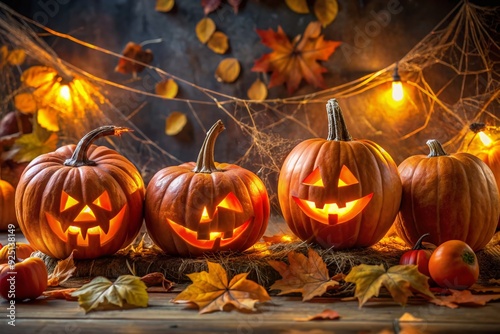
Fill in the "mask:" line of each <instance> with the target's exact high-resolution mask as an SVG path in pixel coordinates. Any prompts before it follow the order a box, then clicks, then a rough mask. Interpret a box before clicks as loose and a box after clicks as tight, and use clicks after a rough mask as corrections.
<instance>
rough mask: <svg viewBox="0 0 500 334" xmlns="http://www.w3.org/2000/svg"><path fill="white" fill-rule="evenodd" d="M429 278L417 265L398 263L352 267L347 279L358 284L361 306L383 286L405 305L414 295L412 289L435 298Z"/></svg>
mask: <svg viewBox="0 0 500 334" xmlns="http://www.w3.org/2000/svg"><path fill="white" fill-rule="evenodd" d="M428 279H429V278H428V277H427V276H425V275H423V274H421V273H419V272H418V270H417V266H415V265H397V266H393V267H390V268H389V269H388V270H385V268H384V266H383V265H382V264H381V265H378V266H377V265H367V264H360V265H359V266H356V267H353V268H352V269H351V272H350V273H349V274H348V275H347V276H346V278H345V281H346V282H351V283H355V284H356V291H355V293H354V296H355V297H356V298H358V301H359V307H360V308H361V307H362V306H363V304H365V303H366V302H367V301H368V299H370V298H371V297H373V296H375V297H378V294H379V291H380V288H381V287H382V286H385V287H386V288H387V290H388V291H389V293H390V294H391V296H392V298H393V299H394V301H396V302H397V303H399V304H401V305H403V306H404V305H405V304H406V301H407V300H408V297H410V296H413V293H412V289H414V290H416V291H418V292H420V293H422V294H423V295H425V296H428V297H431V298H434V295H433V294H432V292H431V291H430V290H429V283H428Z"/></svg>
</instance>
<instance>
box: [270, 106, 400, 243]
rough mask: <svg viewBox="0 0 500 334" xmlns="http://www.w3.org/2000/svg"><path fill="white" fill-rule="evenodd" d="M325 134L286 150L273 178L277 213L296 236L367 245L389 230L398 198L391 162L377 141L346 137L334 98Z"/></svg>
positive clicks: (396, 175) (320, 240)
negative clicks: (275, 176) (276, 188)
mask: <svg viewBox="0 0 500 334" xmlns="http://www.w3.org/2000/svg"><path fill="white" fill-rule="evenodd" d="M327 112H328V123H329V131H328V138H327V139H326V140H325V139H322V138H314V139H308V140H305V141H303V142H301V143H300V144H298V145H297V146H296V147H295V148H294V149H293V150H292V151H291V152H290V153H289V154H288V156H287V158H286V159H285V161H284V163H283V166H282V168H281V172H280V175H279V179H278V200H279V203H280V206H281V210H282V213H283V217H284V218H285V221H286V222H287V224H288V226H289V227H290V229H291V230H292V232H293V233H295V234H296V235H297V236H298V237H299V238H301V239H302V240H305V241H310V242H315V243H318V244H320V245H321V246H323V247H325V248H330V247H333V248H335V249H344V248H353V247H367V246H371V245H373V244H375V243H376V242H378V241H379V240H380V239H381V238H382V237H383V236H384V235H385V233H386V232H387V231H388V230H389V228H390V227H391V226H392V223H393V222H394V218H395V216H396V214H397V212H398V209H399V204H400V200H401V180H400V178H399V174H398V171H397V166H396V164H395V163H394V161H393V160H392V158H391V157H390V155H389V154H388V153H387V152H386V151H384V150H383V149H382V148H381V147H380V146H378V145H377V144H375V143H373V142H371V141H368V140H352V139H351V136H350V135H349V132H348V131H347V128H346V126H345V121H344V118H343V115H342V111H341V109H340V107H339V105H338V103H337V101H336V100H335V99H331V100H329V101H328V104H327Z"/></svg>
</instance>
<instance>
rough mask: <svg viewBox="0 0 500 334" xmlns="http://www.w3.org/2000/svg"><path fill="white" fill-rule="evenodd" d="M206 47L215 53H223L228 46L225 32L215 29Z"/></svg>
mask: <svg viewBox="0 0 500 334" xmlns="http://www.w3.org/2000/svg"><path fill="white" fill-rule="evenodd" d="M207 45H208V47H209V48H210V50H212V51H213V52H215V53H218V54H221V55H222V54H224V53H226V51H227V49H228V48H229V43H228V39H227V36H226V34H224V33H223V32H221V31H216V32H214V33H213V34H212V36H211V37H210V39H209V40H208V44H207Z"/></svg>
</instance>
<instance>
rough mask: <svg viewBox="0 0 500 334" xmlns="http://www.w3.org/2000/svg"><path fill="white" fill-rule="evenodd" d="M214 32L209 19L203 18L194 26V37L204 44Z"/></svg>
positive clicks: (212, 22)
mask: <svg viewBox="0 0 500 334" xmlns="http://www.w3.org/2000/svg"><path fill="white" fill-rule="evenodd" d="M214 32H215V23H214V21H213V20H212V19H211V18H209V17H204V18H202V19H201V20H200V22H198V24H196V37H198V39H199V40H200V42H202V43H203V44H205V43H206V42H208V40H209V39H210V37H212V35H213V34H214Z"/></svg>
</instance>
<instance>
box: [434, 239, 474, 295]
mask: <svg viewBox="0 0 500 334" xmlns="http://www.w3.org/2000/svg"><path fill="white" fill-rule="evenodd" d="M429 272H430V274H431V277H432V279H433V280H434V281H435V282H436V283H437V284H438V285H439V286H441V287H443V288H450V289H457V290H464V289H467V288H469V287H470V286H472V284H474V283H476V281H477V279H478V278H479V264H478V262H477V257H476V254H475V253H474V251H473V250H472V248H470V246H469V245H467V244H466V243H465V242H463V241H461V240H448V241H446V242H443V243H442V244H441V245H439V246H438V247H437V248H436V249H435V250H434V252H433V253H432V255H431V258H430V260H429Z"/></svg>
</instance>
